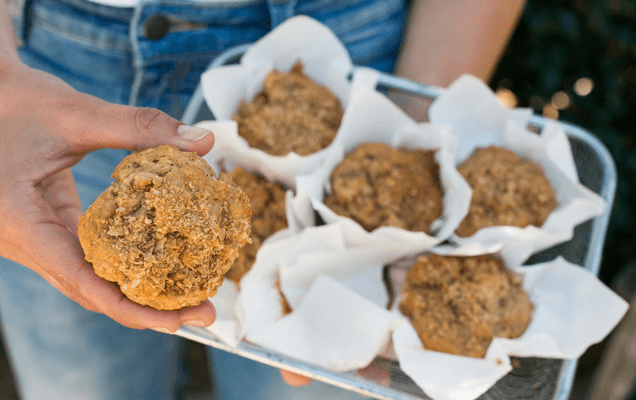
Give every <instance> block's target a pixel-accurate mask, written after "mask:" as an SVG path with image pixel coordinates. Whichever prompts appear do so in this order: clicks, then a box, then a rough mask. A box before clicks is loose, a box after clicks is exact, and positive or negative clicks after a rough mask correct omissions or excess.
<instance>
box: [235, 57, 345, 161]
mask: <svg viewBox="0 0 636 400" xmlns="http://www.w3.org/2000/svg"><path fill="white" fill-rule="evenodd" d="M342 115H343V110H342V106H341V105H340V101H339V100H338V98H337V97H336V96H335V95H334V94H333V93H331V91H329V89H327V88H326V87H324V86H322V85H319V84H318V83H316V82H314V81H313V80H311V79H310V78H309V77H308V76H306V75H305V74H304V73H303V66H302V64H301V63H299V62H298V63H296V64H295V65H294V66H293V68H292V69H291V71H290V72H289V73H285V72H280V71H271V72H270V73H269V74H268V75H267V77H266V78H265V81H264V83H263V92H262V93H260V94H258V95H257V96H256V97H255V98H254V100H253V101H252V102H251V103H249V104H248V103H246V102H244V101H243V102H241V104H240V105H239V109H238V112H237V115H235V117H234V119H235V120H236V121H237V123H238V133H239V135H240V136H242V137H243V138H244V139H245V140H246V141H247V143H248V144H249V145H250V146H251V147H254V148H256V149H260V150H263V151H264V152H266V153H267V154H270V155H273V156H285V155H287V154H289V153H291V152H295V153H297V154H299V155H301V156H306V155H309V154H312V153H315V152H317V151H319V150H321V149H324V148H325V147H327V146H328V145H329V144H330V143H331V142H332V141H333V139H334V137H335V136H336V132H337V131H338V128H339V127H340V121H341V120H342Z"/></svg>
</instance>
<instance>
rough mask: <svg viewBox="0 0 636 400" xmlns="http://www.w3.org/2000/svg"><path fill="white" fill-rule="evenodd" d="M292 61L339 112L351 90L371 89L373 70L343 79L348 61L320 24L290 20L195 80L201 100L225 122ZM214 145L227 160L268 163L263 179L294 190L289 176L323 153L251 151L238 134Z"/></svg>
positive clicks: (309, 168) (302, 171)
mask: <svg viewBox="0 0 636 400" xmlns="http://www.w3.org/2000/svg"><path fill="white" fill-rule="evenodd" d="M297 61H301V62H302V63H303V65H304V72H305V74H306V75H308V76H309V77H310V78H312V79H313V80H314V81H316V82H318V83H320V84H322V85H325V86H327V87H328V88H329V89H330V90H331V91H332V93H333V94H334V95H336V96H337V97H338V99H339V100H340V103H341V105H342V107H343V108H344V111H345V113H346V112H347V102H348V100H349V93H350V90H351V88H352V86H358V85H363V86H364V85H369V86H372V87H373V86H375V83H376V81H377V78H374V77H377V72H374V71H372V70H370V69H368V68H360V69H359V72H358V69H356V72H355V74H354V79H353V82H349V80H348V75H349V73H350V72H351V70H352V63H351V59H350V57H349V54H348V53H347V50H346V49H345V47H344V45H343V44H342V43H341V42H340V41H339V40H338V38H337V37H336V36H335V35H334V34H333V32H331V30H329V28H327V27H326V26H325V25H323V24H321V23H320V22H318V21H316V20H314V19H312V18H309V17H306V16H296V17H293V18H290V19H289V20H287V21H285V22H284V23H282V24H281V25H279V26H278V27H277V28H276V29H274V30H273V31H272V32H270V33H268V34H267V35H265V36H264V37H263V38H261V39H260V40H258V41H257V42H255V43H254V45H253V46H252V47H251V48H250V49H249V50H248V51H247V52H246V53H245V54H244V55H243V57H242V58H241V61H240V64H238V65H228V66H223V67H219V68H213V69H211V70H208V71H206V72H205V73H204V74H203V75H202V77H201V85H202V88H203V95H204V98H205V101H206V103H207V105H208V107H209V108H210V110H211V111H212V113H213V114H214V117H215V119H216V120H218V121H229V120H231V119H232V116H233V115H234V114H235V113H236V111H237V109H238V106H239V103H240V102H241V100H245V101H247V102H250V101H252V99H253V98H254V96H255V95H257V94H258V93H260V92H261V91H262V90H263V80H264V79H265V77H266V76H267V74H268V73H269V72H270V71H271V70H272V69H276V70H280V71H289V70H290V69H291V67H292V66H293V65H294V63H296V62H297ZM215 147H216V148H218V149H219V150H220V151H222V152H223V153H225V154H227V159H228V162H232V161H233V158H237V159H241V160H250V161H251V162H252V163H253V164H268V165H269V168H268V169H267V173H268V175H267V178H269V179H274V180H278V181H281V182H283V183H285V184H286V185H287V186H289V187H292V188H293V187H294V185H295V182H294V177H295V176H296V175H299V174H305V173H308V172H310V171H312V170H313V168H315V166H316V165H317V164H318V163H320V162H321V161H322V159H323V158H324V157H325V155H326V152H325V150H324V149H323V150H321V151H318V152H316V153H313V154H310V155H307V156H300V155H298V154H296V153H290V154H288V155H286V156H283V157H279V156H272V155H269V154H267V153H265V152H264V151H262V150H258V149H255V148H251V147H250V146H249V145H248V144H247V142H246V141H245V139H243V138H242V137H240V136H238V131H236V132H234V133H232V134H231V135H229V134H228V135H227V136H222V137H217V140H216V144H215Z"/></svg>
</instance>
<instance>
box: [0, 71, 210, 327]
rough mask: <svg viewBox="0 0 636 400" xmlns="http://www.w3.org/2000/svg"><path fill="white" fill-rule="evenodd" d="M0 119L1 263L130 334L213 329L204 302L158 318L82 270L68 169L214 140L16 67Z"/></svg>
mask: <svg viewBox="0 0 636 400" xmlns="http://www.w3.org/2000/svg"><path fill="white" fill-rule="evenodd" d="M5 67H6V68H4V71H5V75H4V76H3V79H4V78H6V79H5V80H4V82H5V85H3V86H2V89H1V90H3V91H7V97H6V98H11V99H12V101H11V102H9V103H5V107H3V108H2V110H0V121H2V126H3V129H2V133H1V137H2V143H3V144H5V143H6V145H4V146H2V148H1V149H0V215H1V217H0V219H2V221H3V226H2V229H1V230H0V255H2V256H4V257H7V258H9V259H11V260H13V261H16V262H19V263H21V264H23V265H25V266H26V267H28V268H30V269H32V270H33V271H35V272H36V273H38V274H39V275H40V276H42V278H44V279H45V280H47V281H48V282H49V283H50V284H51V285H52V286H54V287H55V288H57V289H58V290H60V292H62V293H63V294H64V295H66V296H67V297H69V298H70V299H72V300H73V301H75V302H77V303H79V304H80V305H82V306H83V307H85V308H87V309H89V310H92V311H95V312H100V313H103V314H106V315H107V316H109V317H110V318H112V319H114V320H115V321H117V322H119V323H120V324H122V325H125V326H128V327H132V328H137V329H148V328H152V329H156V330H164V331H175V330H177V329H178V328H179V326H180V325H181V324H182V323H187V322H190V323H192V324H196V325H199V326H207V325H210V324H211V323H212V322H213V321H214V315H215V314H214V307H213V306H212V305H211V304H210V303H209V302H204V303H202V304H201V305H199V306H197V307H191V308H188V309H185V310H182V311H170V312H167V311H157V310H153V309H150V308H147V307H142V306H140V305H137V304H135V303H133V302H130V301H128V300H127V299H126V298H125V297H123V295H122V294H121V292H120V291H119V290H118V289H117V288H116V287H113V285H112V284H110V283H109V282H106V281H104V280H103V279H101V278H99V277H98V276H97V275H95V273H94V272H93V269H92V268H91V266H90V265H89V264H88V263H86V261H85V260H84V256H83V254H82V249H81V247H80V244H79V241H78V239H77V236H76V232H77V223H78V219H79V216H80V215H81V213H82V209H81V204H80V200H79V197H78V195H77V191H76V188H75V183H74V180H73V176H72V174H71V171H70V167H71V166H72V165H74V164H76V163H78V162H79V161H80V160H81V159H82V157H83V156H84V155H86V154H87V153H88V152H90V151H93V150H97V149H100V148H120V149H128V150H141V149H145V148H148V147H152V146H157V145H159V144H162V143H168V144H171V145H174V146H177V147H179V148H181V149H183V150H187V151H197V152H198V153H200V154H205V153H206V152H208V151H209V150H210V148H211V147H212V145H213V143H214V136H213V135H211V134H209V133H210V132H209V131H207V130H203V129H197V128H192V127H188V126H185V125H183V124H182V123H180V122H179V121H177V120H175V119H173V118H170V117H169V116H168V115H166V114H164V113H162V112H161V111H159V110H154V109H148V108H136V107H128V106H120V105H115V104H110V103H108V102H105V101H103V100H100V99H98V98H95V97H92V96H89V95H86V94H82V93H79V92H76V91H75V90H74V89H73V88H71V87H70V86H69V85H67V84H65V83H64V82H62V81H61V80H59V79H57V78H55V77H53V76H51V75H49V74H46V73H44V72H40V71H36V70H32V69H30V68H27V67H26V66H23V65H20V64H14V65H6V66H5Z"/></svg>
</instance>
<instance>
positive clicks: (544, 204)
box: [456, 146, 557, 237]
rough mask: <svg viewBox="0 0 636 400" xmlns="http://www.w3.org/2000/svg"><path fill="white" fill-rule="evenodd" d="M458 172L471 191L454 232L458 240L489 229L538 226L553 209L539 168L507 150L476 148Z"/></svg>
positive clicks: (552, 197)
mask: <svg viewBox="0 0 636 400" xmlns="http://www.w3.org/2000/svg"><path fill="white" fill-rule="evenodd" d="M458 170H459V173H460V174H462V176H463V177H464V178H465V179H466V181H467V182H468V184H469V185H470V187H471V188H472V189H473V195H472V198H471V202H470V209H469V211H468V215H466V218H464V220H463V221H462V223H461V224H460V225H459V227H458V228H457V230H456V233H457V235H459V236H461V237H468V236H472V235H474V234H475V233H476V232H477V231H478V230H480V229H481V228H485V227H488V226H517V227H520V228H525V227H526V226H528V225H534V226H537V227H540V226H541V225H543V223H544V222H545V220H546V219H547V218H548V216H549V215H550V213H551V212H552V210H554V208H556V205H557V202H556V195H555V194H554V190H553V189H552V186H551V185H550V181H549V180H548V178H546V176H545V174H544V173H543V170H542V169H541V167H540V166H539V165H537V164H535V163H533V162H532V161H529V160H526V159H524V158H521V157H519V156H517V155H516V154H515V153H513V152H512V151H510V150H508V149H504V148H501V147H495V146H491V147H488V148H481V149H477V150H475V151H474V152H473V153H472V154H471V156H470V157H468V158H467V159H466V161H464V162H463V163H462V164H461V165H460V166H459V168H458Z"/></svg>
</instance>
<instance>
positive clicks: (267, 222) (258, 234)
mask: <svg viewBox="0 0 636 400" xmlns="http://www.w3.org/2000/svg"><path fill="white" fill-rule="evenodd" d="M230 176H231V177H232V180H233V181H234V183H235V184H236V186H238V187H239V188H241V190H242V191H243V192H244V193H245V194H246V195H247V196H248V197H249V201H250V206H251V208H252V231H251V233H250V239H251V240H252V243H251V244H247V245H245V246H244V247H243V248H241V249H240V250H239V256H238V258H237V259H236V260H235V261H234V264H232V268H230V270H229V271H228V272H227V274H226V275H225V276H226V277H227V278H229V279H231V280H233V281H234V282H236V283H238V282H239V281H240V280H241V278H242V277H243V275H245V274H246V273H247V271H249V270H250V269H251V268H252V265H254V261H255V259H256V253H257V252H258V249H259V248H260V247H261V244H263V242H264V241H265V239H267V238H268V237H270V236H271V235H273V234H274V233H275V232H277V231H279V230H281V229H284V228H286V227H287V217H286V215H285V188H283V186H282V185H280V184H279V183H276V182H271V181H269V180H267V179H266V178H264V177H262V176H260V175H257V174H255V173H252V172H248V171H246V170H244V169H243V168H241V167H238V168H236V169H234V171H232V173H231V174H230Z"/></svg>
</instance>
